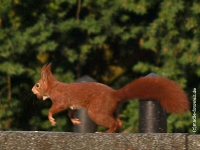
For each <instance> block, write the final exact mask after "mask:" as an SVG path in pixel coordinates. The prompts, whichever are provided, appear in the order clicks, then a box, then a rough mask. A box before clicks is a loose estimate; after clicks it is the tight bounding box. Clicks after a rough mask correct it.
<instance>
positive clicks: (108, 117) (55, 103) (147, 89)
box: [32, 64, 189, 133]
mask: <svg viewBox="0 0 200 150" xmlns="http://www.w3.org/2000/svg"><path fill="white" fill-rule="evenodd" d="M32 91H33V93H34V94H36V95H37V97H38V98H39V99H41V98H43V100H45V99H47V98H50V99H51V100H52V106H51V108H50V110H49V114H48V118H49V121H50V122H51V124H52V125H56V122H55V120H54V118H53V114H55V113H58V112H60V111H62V110H65V109H69V111H68V115H69V117H70V119H71V121H72V123H73V124H74V125H79V124H80V123H81V122H80V121H79V119H78V118H75V117H74V115H73V111H74V109H79V108H86V109H87V112H88V115H89V116H90V118H91V119H92V120H93V121H94V122H95V123H96V124H98V125H102V126H104V127H107V128H108V130H107V131H106V132H107V133H112V132H117V131H119V130H120V129H121V127H122V122H121V121H120V119H119V118H118V116H117V108H118V105H119V103H120V102H121V101H123V100H126V99H133V98H140V99H155V100H158V101H159V102H160V103H161V105H162V107H163V108H164V109H166V110H167V111H169V112H174V113H183V112H185V111H187V110H189V102H188V99H187V95H186V94H185V92H184V91H183V90H182V89H181V88H180V87H179V86H178V85H177V84H176V83H175V82H174V81H172V80H169V79H166V78H162V77H142V78H139V79H137V80H134V81H133V82H132V83H130V84H128V85H126V86H124V87H123V88H121V89H119V90H114V89H112V88H110V87H108V86H106V85H104V84H100V83H96V82H80V83H71V84H67V83H62V82H59V81H57V80H56V79H55V77H54V76H53V75H52V73H51V64H49V65H44V66H43V67H42V69H41V79H40V80H39V81H38V82H37V83H36V84H35V85H34V87H33V88H32Z"/></svg>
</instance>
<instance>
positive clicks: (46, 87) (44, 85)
mask: <svg viewBox="0 0 200 150" xmlns="http://www.w3.org/2000/svg"><path fill="white" fill-rule="evenodd" d="M55 80H56V79H55V78H54V76H53V75H52V73H51V64H46V65H44V66H43V67H42V69H41V78H40V80H39V81H38V82H36V84H35V85H34V86H33V88H32V92H33V93H34V94H35V95H36V96H37V98H38V99H43V100H45V99H47V98H49V91H50V90H51V83H52V82H53V81H55Z"/></svg>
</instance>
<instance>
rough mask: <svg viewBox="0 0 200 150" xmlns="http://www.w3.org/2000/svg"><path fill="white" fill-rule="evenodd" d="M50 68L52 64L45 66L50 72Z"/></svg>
mask: <svg viewBox="0 0 200 150" xmlns="http://www.w3.org/2000/svg"><path fill="white" fill-rule="evenodd" d="M51 66H52V63H49V64H47V66H46V69H48V70H50V71H51Z"/></svg>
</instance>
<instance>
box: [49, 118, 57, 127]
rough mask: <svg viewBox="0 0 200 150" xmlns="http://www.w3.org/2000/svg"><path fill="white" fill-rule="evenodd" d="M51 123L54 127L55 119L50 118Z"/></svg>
mask: <svg viewBox="0 0 200 150" xmlns="http://www.w3.org/2000/svg"><path fill="white" fill-rule="evenodd" d="M49 121H50V122H51V125H52V126H55V125H56V122H55V119H54V118H49Z"/></svg>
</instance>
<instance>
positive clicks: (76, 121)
mask: <svg viewBox="0 0 200 150" xmlns="http://www.w3.org/2000/svg"><path fill="white" fill-rule="evenodd" d="M71 121H72V123H73V124H74V125H80V124H81V121H80V120H79V119H78V118H72V119H71Z"/></svg>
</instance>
